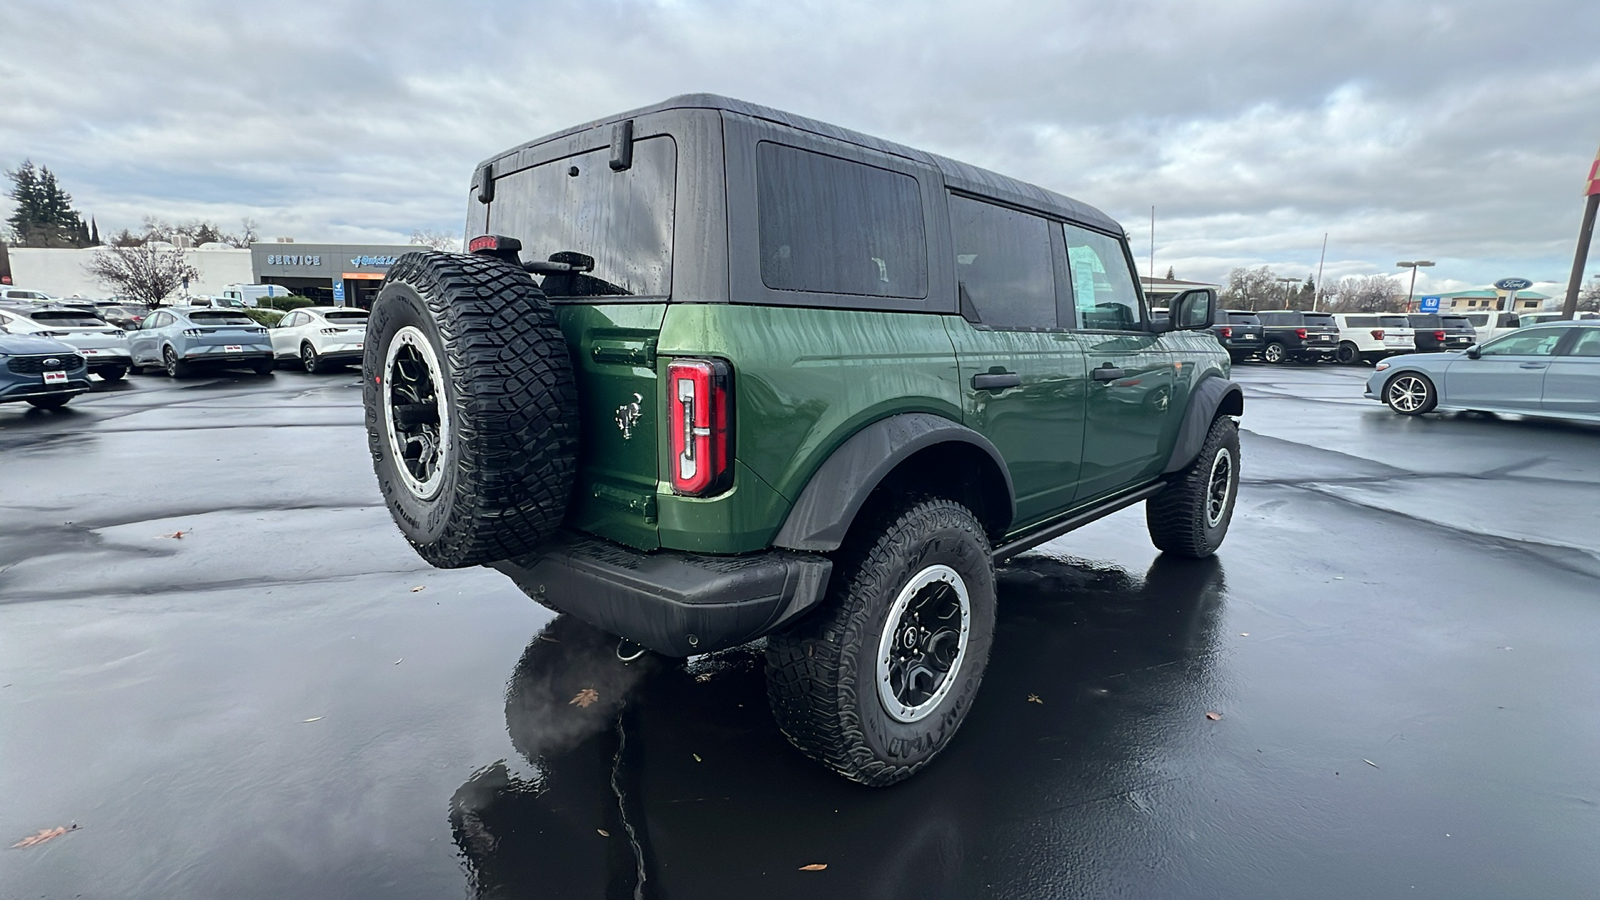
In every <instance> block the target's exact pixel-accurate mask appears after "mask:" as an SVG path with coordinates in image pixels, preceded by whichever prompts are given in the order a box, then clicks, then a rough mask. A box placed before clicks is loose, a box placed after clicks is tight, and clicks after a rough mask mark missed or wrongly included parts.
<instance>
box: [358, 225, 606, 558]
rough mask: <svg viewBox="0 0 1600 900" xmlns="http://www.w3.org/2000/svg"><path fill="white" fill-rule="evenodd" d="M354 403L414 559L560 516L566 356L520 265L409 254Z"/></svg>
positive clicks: (389, 283) (509, 536)
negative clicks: (358, 403)
mask: <svg viewBox="0 0 1600 900" xmlns="http://www.w3.org/2000/svg"><path fill="white" fill-rule="evenodd" d="M365 344H366V349H365V352H364V354H363V358H362V364H361V373H362V376H363V377H362V400H363V402H364V404H365V406H366V422H367V443H368V446H369V448H370V449H371V451H372V467H373V471H375V472H376V473H377V476H378V487H379V489H380V490H381V491H382V493H383V499H384V502H385V503H386V504H387V505H388V507H389V513H390V515H392V516H393V517H394V521H395V524H396V525H399V526H400V531H401V532H402V533H403V534H404V535H405V537H406V540H407V541H410V542H411V546H412V547H413V548H415V549H416V551H417V553H418V555H420V556H421V557H422V558H423V559H425V560H427V561H428V562H430V563H432V564H433V565H435V566H438V567H440V568H446V569H451V568H460V567H462V566H474V565H481V564H483V563H488V562H494V561H496V560H501V559H509V558H511V557H514V556H520V555H522V554H524V553H527V552H528V551H529V550H532V549H533V548H534V547H535V546H537V545H538V544H539V543H540V542H541V541H543V540H544V539H546V538H547V537H549V536H550V534H551V533H552V532H553V531H554V530H555V529H556V528H557V526H559V525H560V524H561V520H562V518H564V517H565V515H566V511H567V501H568V498H569V496H570V495H571V493H572V487H573V483H574V482H575V480H576V479H575V477H574V476H575V473H576V470H577V453H578V406H577V396H578V395H577V389H576V387H575V385H574V382H573V375H572V360H571V358H570V357H569V355H568V353H567V344H566V341H565V339H564V338H563V337H562V334H561V329H560V327H559V326H558V325H557V324H556V317H555V312H554V310H553V309H552V308H551V306H550V303H549V301H548V300H546V299H545V297H544V294H543V293H542V292H541V291H540V290H539V288H538V287H537V286H536V285H534V283H533V279H532V278H530V277H529V276H528V273H527V272H525V271H523V270H522V268H521V267H519V266H515V265H512V264H511V263H507V262H503V261H501V260H498V259H494V258H490V257H483V256H467V255H463V254H459V253H437V252H434V251H421V252H416V253H407V254H405V255H404V256H401V257H400V258H399V259H398V260H397V261H396V262H395V264H394V265H393V266H391V267H390V269H389V274H388V276H387V277H386V278H385V280H384V284H383V288H382V290H380V291H379V292H378V299H377V300H376V302H374V303H373V306H372V315H371V317H370V318H369V319H368V320H367V334H366V340H365Z"/></svg>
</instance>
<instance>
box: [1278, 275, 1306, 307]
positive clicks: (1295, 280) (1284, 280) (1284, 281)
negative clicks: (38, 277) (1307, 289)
mask: <svg viewBox="0 0 1600 900" xmlns="http://www.w3.org/2000/svg"><path fill="white" fill-rule="evenodd" d="M1272 280H1273V281H1276V282H1278V283H1279V284H1281V285H1283V308H1284V309H1289V308H1290V307H1289V285H1291V284H1299V283H1300V279H1298V278H1284V277H1282V276H1279V277H1277V278H1274V279H1272Z"/></svg>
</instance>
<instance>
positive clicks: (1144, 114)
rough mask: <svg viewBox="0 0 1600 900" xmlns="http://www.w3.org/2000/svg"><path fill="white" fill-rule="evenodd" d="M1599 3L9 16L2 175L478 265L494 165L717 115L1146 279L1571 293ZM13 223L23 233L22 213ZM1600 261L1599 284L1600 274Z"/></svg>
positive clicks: (301, 6)
mask: <svg viewBox="0 0 1600 900" xmlns="http://www.w3.org/2000/svg"><path fill="white" fill-rule="evenodd" d="M1597 35H1600V3H1597V2H1595V0H1499V2H1488V0H1453V2H1446V3H1422V2H1406V0H1382V2H1372V0H1335V2H1299V3H1297V2H1292V0H1212V2H1206V3H1196V2H1192V0H1187V2H1147V0H1122V2H1110V0H1048V2H1047V0H1033V2H1009V0H977V2H956V0H923V2H918V3H904V4H896V3H893V2H888V0H882V2H872V3H866V2H858V3H843V2H812V0H792V2H788V3H774V2H771V0H762V2H743V0H734V2H693V0H589V2H520V3H500V2H473V3H469V2H453V3H442V2H434V3H427V2H401V0H393V2H381V3H380V2H340V0H323V2H316V3H273V2H258V3H218V2H215V0H210V2H189V0H167V2H163V3H161V4H148V3H123V2H104V3H92V2H73V0H4V2H3V3H0V165H3V167H5V168H14V167H15V166H16V165H17V164H18V163H20V162H21V161H22V160H23V159H24V158H31V159H33V160H34V161H35V162H36V163H43V164H46V165H49V166H50V167H51V168H52V169H53V170H55V171H56V172H57V174H58V175H59V177H60V178H61V181H62V183H63V185H64V186H65V187H66V189H67V190H68V191H70V192H71V193H72V194H73V195H74V198H75V199H76V202H77V206H78V208H79V209H80V210H82V211H83V212H85V213H86V214H92V215H94V216H95V217H96V218H97V219H98V222H99V224H100V228H101V230H102V232H104V231H107V230H115V229H117V228H121V227H136V226H137V225H138V224H139V221H140V219H141V217H142V216H144V215H147V214H149V215H155V216H158V217H162V218H166V219H180V220H181V219H191V218H208V219H212V220H215V221H217V222H219V223H221V224H223V225H224V226H225V227H234V226H236V225H237V223H238V221H239V219H240V218H241V217H244V216H249V217H251V218H254V219H256V220H257V221H258V222H260V223H261V224H262V225H263V231H264V233H265V234H266V235H267V236H277V235H292V236H294V237H295V238H296V239H298V240H300V241H332V240H339V241H368V240H370V241H374V242H395V241H398V242H404V239H405V238H406V236H408V235H409V234H410V233H411V232H412V230H414V229H417V228H431V229H437V230H443V231H448V232H450V233H452V234H454V233H459V232H460V231H461V229H462V222H463V220H464V215H465V202H464V200H465V187H466V184H467V182H468V180H469V178H470V176H471V171H472V167H473V165H474V164H475V163H476V162H477V161H478V160H480V159H482V158H484V157H485V156H488V155H490V154H491V153H492V152H494V151H496V150H499V149H502V148H504V147H507V146H511V145H513V144H517V143H520V142H522V141H525V140H528V139H530V138H533V137H536V136H538V135H541V134H544V133H546V132H549V131H553V130H556V129H558V128H561V127H564V126H567V125H571V124H576V123H579V122H582V121H586V120H588V119H592V118H596V117H598V116H601V115H605V114H608V113H612V112H618V111H621V110H624V109H628V108H631V107H634V106H641V105H645V104H647V103H651V102H654V101H657V100H661V99H664V98H666V97H668V96H671V95H673V94H679V93H686V92H691V91H711V92H716V93H723V94H729V95H732V96H736V97H740V98H743V99H747V100H751V101H754V102H758V103H763V104H766V105H770V106H776V107H779V108H782V109H787V110H790V111H792V112H796V113H800V114H802V115H808V116H812V117H815V118H819V119H824V120H827V121H830V122H834V123H837V124H840V125H844V126H846V127H850V128H854V129H857V130H860V131H865V132H868V133H871V134H876V135H879V136H882V137H886V138H889V139H892V140H897V141H901V142H904V143H908V144H912V145H915V146H918V147H922V148H925V149H928V150H932V151H935V152H939V153H944V154H946V155H949V156H953V157H956V158H958V159H963V160H967V161H969V162H973V163H977V164H979V165H982V166H985V167H988V168H992V169H995V170H997V171H1000V172H1003V173H1005V174H1008V175H1013V176H1016V177H1019V178H1022V179H1024V180H1027V181H1032V182H1035V183H1038V184H1040V185H1043V186H1046V187H1049V188H1052V189H1055V190H1058V191H1061V192H1064V193H1067V194H1070V195H1072V196H1074V197H1077V198H1080V199H1082V200H1084V201H1086V202H1089V203H1092V204H1094V205H1096V206H1098V207H1100V208H1102V209H1104V210H1106V211H1107V212H1108V213H1110V214H1111V215H1112V216H1114V217H1115V218H1117V219H1118V220H1120V221H1121V222H1122V223H1123V224H1124V226H1125V227H1126V228H1127V229H1128V231H1129V232H1130V233H1131V234H1132V236H1133V244H1134V250H1135V253H1136V255H1137V256H1139V257H1140V259H1141V260H1142V262H1141V269H1143V268H1144V267H1145V266H1146V265H1148V263H1147V261H1144V260H1147V259H1148V257H1147V254H1148V252H1149V249H1150V248H1149V238H1148V234H1149V218H1150V207H1151V206H1152V205H1154V206H1155V207H1156V217H1157V221H1156V240H1155V265H1156V269H1157V270H1158V272H1157V274H1163V273H1165V271H1166V269H1167V267H1168V266H1171V267H1173V268H1174V269H1175V270H1176V273H1177V275H1178V276H1179V277H1180V278H1195V279H1206V280H1213V279H1220V278H1223V277H1224V276H1225V275H1226V273H1227V272H1228V270H1230V269H1231V268H1233V267H1235V266H1258V265H1271V266H1272V267H1273V268H1275V269H1277V270H1279V271H1280V272H1281V273H1283V274H1287V275H1296V276H1301V277H1303V276H1304V275H1306V274H1308V273H1310V272H1314V270H1315V268H1316V266H1317V260H1318V255H1319V252H1320V250H1321V245H1322V240H1323V235H1324V233H1326V234H1328V235H1329V237H1328V250H1327V266H1326V270H1327V278H1328V279H1333V278H1337V277H1339V276H1342V275H1357V274H1361V275H1365V274H1378V273H1392V272H1394V271H1396V270H1395V268H1394V262H1395V261H1396V260H1400V259H1415V258H1427V259H1433V260H1436V261H1437V262H1438V263H1439V265H1438V267H1437V268H1435V269H1433V270H1432V271H1426V270H1425V275H1424V277H1423V278H1422V279H1419V288H1426V289H1432V290H1452V289H1457V288H1462V287H1475V286H1479V285H1482V284H1484V283H1486V282H1489V281H1492V280H1494V279H1496V278H1501V277H1506V276H1521V277H1527V278H1531V279H1534V280H1535V281H1540V282H1544V281H1559V282H1561V284H1562V285H1563V286H1564V284H1565V280H1566V275H1567V271H1568V268H1569V267H1570V265H1571V259H1572V249H1573V241H1574V238H1575V235H1576V232H1577V226H1578V220H1579V216H1580V214H1581V210H1582V200H1581V198H1580V196H1579V194H1580V190H1581V186H1582V181H1583V177H1584V176H1585V174H1586V173H1587V171H1588V167H1589V163H1590V160H1592V159H1593V158H1594V154H1595V151H1596V148H1597V146H1600V49H1597V45H1596V36H1597ZM6 203H8V201H0V205H4V204H6ZM1591 260H1592V262H1591V271H1592V270H1593V269H1594V268H1595V262H1593V260H1600V252H1597V253H1596V254H1594V255H1592V256H1591Z"/></svg>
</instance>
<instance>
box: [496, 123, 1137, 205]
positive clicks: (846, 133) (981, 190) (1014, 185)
mask: <svg viewBox="0 0 1600 900" xmlns="http://www.w3.org/2000/svg"><path fill="white" fill-rule="evenodd" d="M674 109H715V110H721V111H725V112H732V113H738V114H739V115H744V116H749V117H751V118H754V119H764V120H766V121H769V122H776V123H777V124H779V125H785V126H788V127H790V128H793V129H796V130H797V131H805V132H809V133H811V134H815V135H819V136H821V137H825V138H831V139H833V140H836V141H841V142H843V143H846V144H854V145H856V146H858V147H865V148H868V149H870V150H877V151H879V152H880V153H887V154H890V155H892V156H899V157H903V158H905V159H910V160H915V161H917V162H921V163H924V164H927V165H930V166H933V167H934V168H936V169H938V170H939V171H940V172H941V173H942V174H943V175H944V180H945V184H947V185H948V186H949V187H952V188H955V189H956V190H962V191H969V192H971V193H974V194H981V195H983V196H985V197H990V198H993V199H995V200H1000V201H1003V202H1006V203H1011V204H1014V205H1016V206H1021V207H1025V208H1028V209H1034V210H1038V211H1039V212H1046V213H1054V214H1056V215H1059V216H1062V217H1065V218H1069V219H1072V220H1073V221H1076V222H1080V223H1082V224H1084V225H1089V226H1092V227H1094V228H1098V229H1101V230H1103V231H1109V232H1111V233H1112V234H1116V235H1121V234H1122V233H1123V230H1122V226H1121V225H1119V224H1117V222H1116V220H1115V219H1113V218H1111V217H1110V216H1108V215H1106V214H1105V213H1103V212H1101V211H1100V210H1098V209H1096V208H1094V207H1093V206H1090V205H1089V204H1087V203H1083V202H1081V201H1078V200H1074V199H1072V198H1071V197H1068V196H1066V195H1065V194H1058V193H1056V192H1055V191H1049V190H1045V189H1044V188H1042V187H1039V186H1037V185H1033V184H1029V183H1028V182H1026V181H1018V180H1017V179H1015V178H1009V177H1007V176H1005V175H1001V174H999V173H996V172H991V171H989V170H988V169H980V168H978V167H977V166H974V165H970V164H968V163H964V162H960V161H958V160H954V159H950V158H948V157H944V156H939V155H938V154H936V153H929V152H927V151H925V150H918V149H916V148H914V147H907V146H905V145H904V144H896V143H894V142H892V141H886V140H884V139H882V138H876V137H873V136H872V135H869V134H862V133H861V132H859V131H851V130H850V129H848V128H840V127H839V126H837V125H830V124H828V123H827V122H819V121H817V120H816V119H808V118H806V117H804V116H797V115H795V114H794V113H787V112H784V111H783V110H779V109H773V108H771V107H768V106H759V105H757V104H754V103H748V102H746V101H744V100H735V99H733V98H731V97H723V96H720V95H717V94H679V95H678V96H676V97H670V98H668V99H666V100H663V101H661V102H660V103H654V104H651V105H649V106H643V107H640V108H638V109H633V110H629V111H627V112H623V113H617V114H616V115H611V116H606V117H604V118H600V119H595V120H594V121H592V122H586V123H584V124H582V125H576V126H573V127H572V128H565V129H562V130H561V131H557V132H555V133H554V134H547V135H545V136H544V137H541V138H538V139H536V140H532V141H529V142H527V143H526V144H521V145H519V146H517V147H513V148H512V149H510V150H507V151H505V152H503V153H497V154H495V155H494V156H492V157H490V158H489V159H487V160H485V161H484V162H486V163H487V162H493V161H495V160H499V159H502V158H504V157H507V156H511V155H512V154H515V153H516V152H518V151H519V150H524V149H527V148H529V147H536V146H538V145H540V144H544V143H548V142H550V141H554V140H558V139H560V138H564V137H567V136H569V135H573V134H577V133H579V132H581V131H588V130H589V129H591V128H598V127H601V126H605V125H610V124H611V123H613V122H620V121H623V120H625V119H632V118H635V117H637V116H643V115H648V114H650V113H658V112H666V111H668V110H674Z"/></svg>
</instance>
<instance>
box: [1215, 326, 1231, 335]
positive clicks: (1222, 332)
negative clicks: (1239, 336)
mask: <svg viewBox="0 0 1600 900" xmlns="http://www.w3.org/2000/svg"><path fill="white" fill-rule="evenodd" d="M1217 334H1220V335H1222V336H1223V337H1225V338H1231V337H1233V329H1232V328H1229V327H1228V326H1226V325H1224V326H1222V327H1221V328H1218V329H1217Z"/></svg>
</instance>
